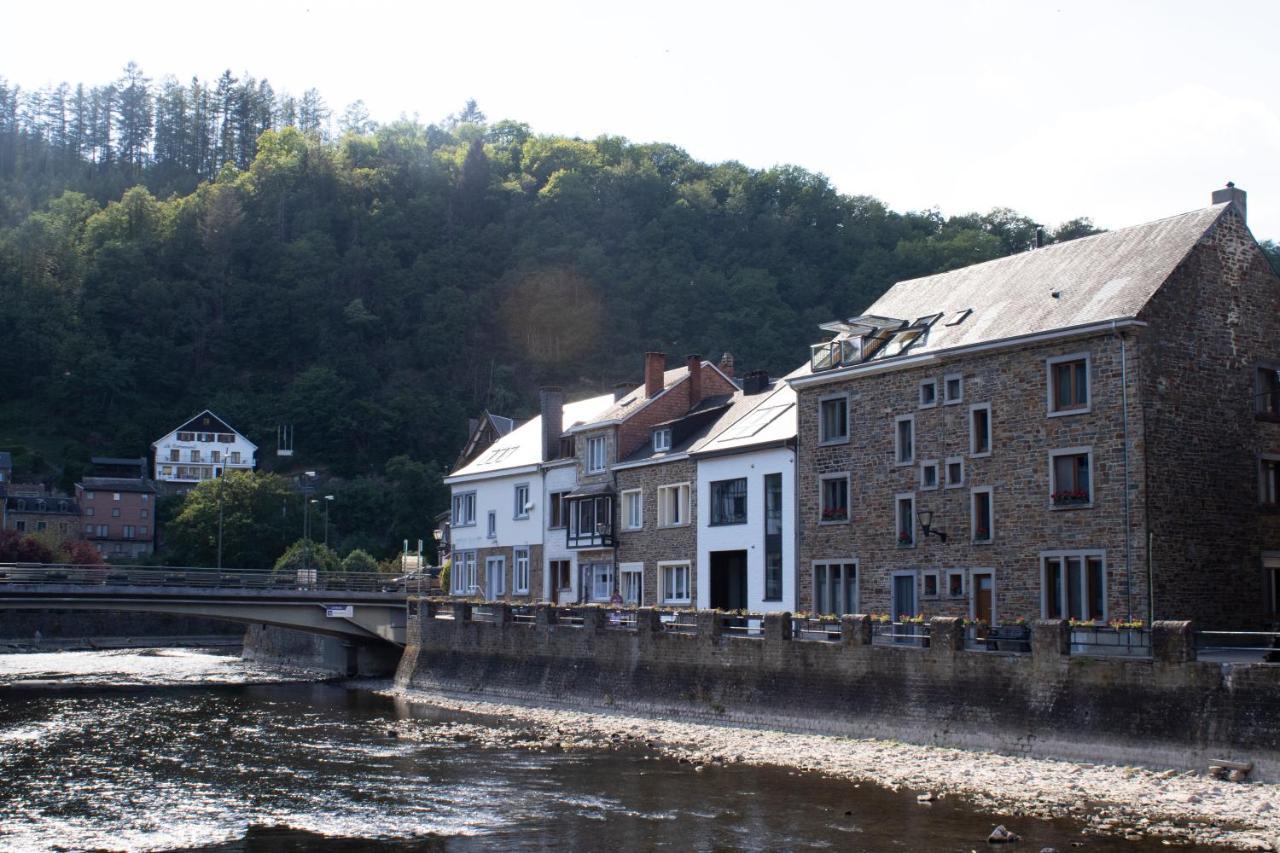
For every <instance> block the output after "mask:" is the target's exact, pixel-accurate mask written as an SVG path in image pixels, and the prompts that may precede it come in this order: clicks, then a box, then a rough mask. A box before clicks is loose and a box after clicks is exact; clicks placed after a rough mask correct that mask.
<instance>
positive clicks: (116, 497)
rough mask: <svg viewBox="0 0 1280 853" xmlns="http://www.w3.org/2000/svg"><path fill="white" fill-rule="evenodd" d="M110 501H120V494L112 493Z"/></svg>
mask: <svg viewBox="0 0 1280 853" xmlns="http://www.w3.org/2000/svg"><path fill="white" fill-rule="evenodd" d="M111 500H113V501H118V500H120V493H119V492H112V493H111Z"/></svg>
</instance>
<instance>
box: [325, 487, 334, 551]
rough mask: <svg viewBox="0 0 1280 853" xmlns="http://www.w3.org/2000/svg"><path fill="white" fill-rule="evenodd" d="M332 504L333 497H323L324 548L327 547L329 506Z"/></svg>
mask: <svg viewBox="0 0 1280 853" xmlns="http://www.w3.org/2000/svg"><path fill="white" fill-rule="evenodd" d="M332 502H333V495H325V496H324V547H326V548H328V547H329V504H330V503H332Z"/></svg>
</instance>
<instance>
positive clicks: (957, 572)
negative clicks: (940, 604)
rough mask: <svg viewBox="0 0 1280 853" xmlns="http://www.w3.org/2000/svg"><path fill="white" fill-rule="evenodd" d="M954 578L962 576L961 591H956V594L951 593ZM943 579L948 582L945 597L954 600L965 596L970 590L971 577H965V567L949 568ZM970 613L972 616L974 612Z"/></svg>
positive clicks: (943, 595)
mask: <svg viewBox="0 0 1280 853" xmlns="http://www.w3.org/2000/svg"><path fill="white" fill-rule="evenodd" d="M952 578H960V592H958V593H956V594H955V595H952V594H951V579H952ZM943 579H944V580H945V581H946V582H947V587H946V592H945V593H943V594H942V597H943V598H949V599H952V600H953V601H954V600H957V599H961V598H964V597H965V594H966V593H967V592H968V591H969V582H968V581H969V579H968V578H966V577H965V571H964V569H947V570H946V571H945V572H944V573H943ZM970 610H972V608H970ZM970 615H971V616H972V614H970Z"/></svg>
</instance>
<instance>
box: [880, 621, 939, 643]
mask: <svg viewBox="0 0 1280 853" xmlns="http://www.w3.org/2000/svg"><path fill="white" fill-rule="evenodd" d="M929 630H930V626H929V623H928V622H876V623H874V624H873V625H872V626H871V645H873V646H909V647H914V648H918V649H926V648H928V647H929Z"/></svg>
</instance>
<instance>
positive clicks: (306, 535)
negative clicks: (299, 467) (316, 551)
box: [302, 471, 316, 571]
mask: <svg viewBox="0 0 1280 853" xmlns="http://www.w3.org/2000/svg"><path fill="white" fill-rule="evenodd" d="M302 476H303V481H302V568H303V570H304V571H306V570H308V569H310V568H311V504H313V503H315V501H314V500H311V499H309V498H308V497H307V495H309V494H311V488H310V485H309V483H308V481H309V480H311V479H313V478H314V477H315V476H316V472H315V471H303V472H302Z"/></svg>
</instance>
